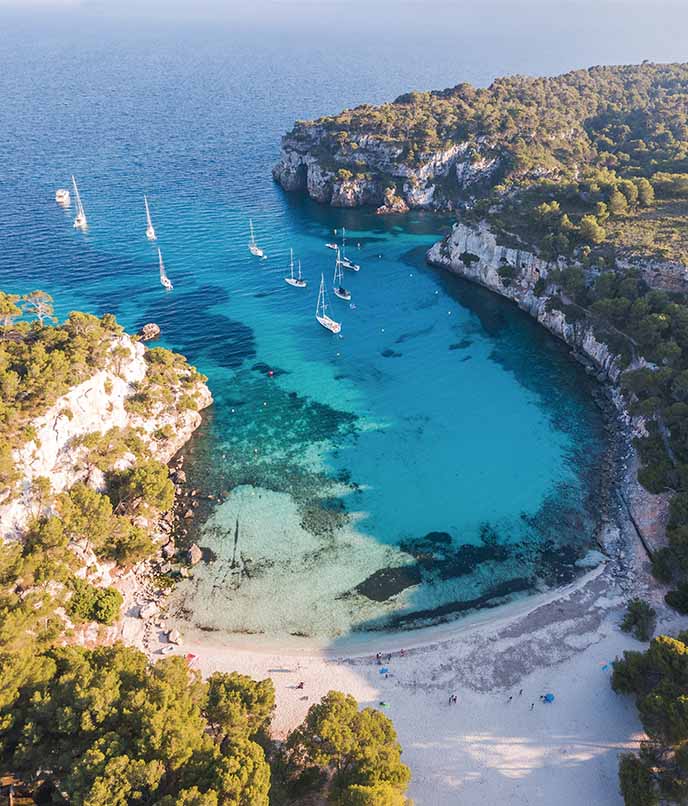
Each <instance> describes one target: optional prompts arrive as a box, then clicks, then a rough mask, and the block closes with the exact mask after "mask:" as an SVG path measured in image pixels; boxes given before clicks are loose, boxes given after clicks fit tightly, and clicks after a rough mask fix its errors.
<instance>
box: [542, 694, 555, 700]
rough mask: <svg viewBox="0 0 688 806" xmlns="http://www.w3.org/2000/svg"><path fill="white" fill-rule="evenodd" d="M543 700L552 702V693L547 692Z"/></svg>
mask: <svg viewBox="0 0 688 806" xmlns="http://www.w3.org/2000/svg"><path fill="white" fill-rule="evenodd" d="M544 700H545V702H554V694H552V693H548V694H545V697H544Z"/></svg>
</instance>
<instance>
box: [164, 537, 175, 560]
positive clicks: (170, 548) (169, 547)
mask: <svg viewBox="0 0 688 806" xmlns="http://www.w3.org/2000/svg"><path fill="white" fill-rule="evenodd" d="M176 553H177V547H176V546H175V545H174V540H170V542H169V543H165V545H164V546H163V547H162V556H163V557H164V558H165V559H166V560H171V559H172V557H174V555H175V554H176Z"/></svg>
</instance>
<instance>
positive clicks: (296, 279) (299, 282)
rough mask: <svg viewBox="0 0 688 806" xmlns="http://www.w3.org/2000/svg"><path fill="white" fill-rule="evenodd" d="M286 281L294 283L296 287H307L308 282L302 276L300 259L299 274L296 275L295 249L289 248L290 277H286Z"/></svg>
mask: <svg viewBox="0 0 688 806" xmlns="http://www.w3.org/2000/svg"><path fill="white" fill-rule="evenodd" d="M284 282H285V283H289V285H293V286H295V287H296V288H305V287H306V286H307V285H308V283H307V282H306V281H305V280H304V279H303V277H302V276H301V261H300V260H299V275H298V277H294V250H293V249H290V250H289V277H285V278H284Z"/></svg>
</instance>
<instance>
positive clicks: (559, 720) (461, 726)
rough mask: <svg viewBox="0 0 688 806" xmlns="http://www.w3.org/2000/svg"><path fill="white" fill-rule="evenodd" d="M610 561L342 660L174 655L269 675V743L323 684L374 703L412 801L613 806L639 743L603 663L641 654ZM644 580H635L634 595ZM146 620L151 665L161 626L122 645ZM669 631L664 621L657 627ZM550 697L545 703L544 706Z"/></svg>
mask: <svg viewBox="0 0 688 806" xmlns="http://www.w3.org/2000/svg"><path fill="white" fill-rule="evenodd" d="M631 564H632V565H635V566H636V567H639V566H640V563H639V562H632V563H631ZM614 566H615V564H614V563H613V562H610V563H607V564H606V565H605V566H602V567H600V568H599V569H596V570H595V571H593V572H590V573H589V574H587V575H586V576H585V577H584V578H581V580H579V581H578V582H577V583H575V584H573V585H571V586H569V587H568V588H566V589H563V590H560V591H553V592H550V593H548V594H543V595H541V596H538V597H532V598H530V599H527V600H524V601H523V602H521V603H517V604H512V605H508V606H506V607H503V608H499V609H497V610H495V611H492V612H488V613H482V614H480V615H479V616H478V617H476V618H475V619H474V620H473V621H467V620H464V621H463V622H461V621H459V622H457V623H455V624H452V625H444V626H443V627H439V628H435V629H434V630H433V629H432V628H431V629H429V630H423V631H419V632H415V633H407V634H405V635H404V636H403V638H399V637H393V636H387V637H381V639H380V642H379V644H376V643H369V644H368V645H369V646H370V647H371V648H370V650H369V651H367V652H361V651H360V650H361V647H359V648H358V650H356V649H353V646H354V645H351V646H352V649H351V650H350V651H344V650H342V653H341V655H340V656H335V655H333V653H332V651H325V650H323V651H319V650H314V649H313V648H308V647H307V646H306V647H299V646H298V645H292V646H283V647H281V648H280V649H279V651H276V650H272V651H271V650H270V649H269V648H268V647H266V646H260V647H258V646H251V645H250V644H246V643H243V644H242V643H231V642H230V639H229V638H226V639H225V642H223V640H222V639H221V638H218V635H217V634H209V633H195V634H194V633H190V632H188V633H186V634H185V635H184V638H183V644H182V645H181V646H180V647H178V648H175V652H177V653H179V654H183V655H187V654H188V653H191V654H192V655H195V656H197V657H196V658H195V659H193V660H192V664H193V665H194V667H195V668H198V669H200V671H201V672H202V673H203V675H204V676H207V675H209V674H211V673H212V672H213V671H216V670H220V671H239V672H242V673H244V674H248V675H251V676H253V677H255V678H258V679H262V678H265V677H270V678H272V680H273V681H274V684H275V688H276V692H277V709H276V714H275V719H274V722H273V734H274V735H275V737H277V738H281V737H284V736H285V735H286V734H287V733H288V732H289V731H290V730H291V729H292V728H294V727H295V726H296V725H298V724H299V723H300V722H301V721H302V719H303V717H304V716H305V714H306V711H307V710H308V707H309V706H310V705H311V704H312V703H314V702H316V701H318V700H319V699H320V698H321V697H322V696H323V695H324V694H325V693H326V692H327V691H329V690H331V689H337V690H340V691H344V692H347V693H350V694H352V695H353V696H354V697H356V699H357V700H358V701H359V702H360V703H361V704H362V705H371V706H374V707H378V708H382V709H383V710H384V711H385V713H387V714H388V715H389V716H390V717H391V718H392V719H393V721H394V725H395V727H396V730H397V732H398V735H399V739H400V742H401V744H402V747H403V749H404V760H405V762H406V763H407V764H409V766H410V767H411V770H412V773H413V779H412V784H411V787H410V791H409V794H410V796H411V797H412V798H413V799H414V801H415V803H416V804H417V806H455V804H461V806H482V805H483V804H486V803H487V804H492V803H509V804H524V805H525V804H528V805H529V806H535V805H536V804H537V805H541V806H546V805H547V806H549V805H550V804H553V803H556V804H557V805H558V806H580V804H583V803H585V804H610V805H611V804H621V803H622V799H621V797H620V795H619V793H618V784H617V764H618V754H619V752H620V751H622V750H624V749H627V748H636V747H637V746H638V742H639V740H640V738H641V735H642V734H641V729H640V724H639V721H638V718H637V714H636V710H635V706H634V704H633V702H632V701H631V700H630V699H629V698H626V697H620V696H617V695H616V694H615V693H614V692H613V691H612V689H611V686H610V676H611V665H610V664H611V661H613V660H614V658H615V657H617V656H619V655H621V654H622V652H623V651H624V650H626V649H642V648H643V647H644V645H643V644H641V643H639V642H637V641H635V640H634V639H633V638H631V637H630V636H628V635H626V634H624V633H622V632H621V631H620V629H619V626H618V625H619V620H620V616H621V613H622V611H623V605H624V602H625V601H626V600H627V598H628V596H629V584H630V583H629V577H628V571H624V573H623V575H622V576H619V568H618V565H617V566H616V569H615V567H614ZM642 580H644V582H643V581H642ZM647 581H648V580H647V577H646V576H645V574H644V573H643V572H640V574H639V576H638V577H636V578H635V579H634V580H633V584H632V587H633V589H634V591H638V590H639V588H645V583H647ZM645 593H646V594H647V590H645ZM654 598H655V601H656V600H657V599H658V596H657V594H655V596H654ZM661 612H662V613H663V614H664V615H666V611H661ZM684 621H685V620H684ZM158 623H160V622H158ZM144 624H147V626H146V630H148V632H147V638H146V641H145V644H146V649H147V651H148V652H149V653H150V655H151V657H152V658H153V659H156V658H160V657H161V654H160V649H161V648H162V647H163V646H164V645H165V644H164V633H163V631H162V629H151V628H152V625H151V624H150V622H147V623H146V622H143V621H141V620H139V619H134V618H130V619H125V627H126V629H125V633H124V637H125V638H126V640H128V641H129V642H132V643H138V644H139V645H143V643H142V642H143V638H144V632H145V631H144V629H142V627H143V626H144ZM137 626H138V629H137ZM679 628H680V623H679V621H678V620H676V619H675V618H670V619H669V620H667V621H664V622H660V624H659V625H658V631H664V632H671V631H675V630H677V629H679ZM367 640H369V639H367ZM402 641H403V642H405V643H402ZM362 646H364V645H362ZM378 651H379V652H381V653H382V655H383V657H382V658H381V663H378V659H377V658H376V653H377V652H378ZM388 653H389V654H391V656H392V657H391V659H388ZM385 670H386V671H385ZM301 682H303V684H304V685H303V689H300V688H297V686H298V684H299V683H301ZM521 690H522V692H523V693H521ZM550 692H551V693H552V694H554V697H555V699H554V702H553V703H551V704H545V703H543V702H542V701H541V700H540V696H541V695H544V694H547V693H550ZM451 694H456V696H457V699H458V702H457V704H456V705H450V704H449V697H450V695H451ZM510 698H511V699H510ZM382 703H384V705H383V704H382ZM531 706H532V707H531Z"/></svg>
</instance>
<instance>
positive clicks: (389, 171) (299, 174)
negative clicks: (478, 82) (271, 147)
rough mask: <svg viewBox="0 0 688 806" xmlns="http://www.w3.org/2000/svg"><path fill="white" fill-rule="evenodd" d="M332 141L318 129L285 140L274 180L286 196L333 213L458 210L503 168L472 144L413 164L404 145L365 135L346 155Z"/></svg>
mask: <svg viewBox="0 0 688 806" xmlns="http://www.w3.org/2000/svg"><path fill="white" fill-rule="evenodd" d="M327 138H328V134H327V133H326V132H325V131H324V130H323V129H322V128H320V127H318V126H317V125H306V124H297V126H296V127H295V129H294V131H293V132H291V133H290V134H288V135H286V136H285V137H283V138H282V151H281V156H280V160H279V162H278V163H277V165H275V167H274V168H273V170H272V174H273V176H274V178H275V179H276V181H277V182H279V183H280V185H281V186H282V187H283V188H284V189H285V190H289V191H306V192H307V193H308V195H309V196H310V197H311V198H313V199H315V200H316V201H318V202H321V203H323V204H331V205H332V206H333V207H358V206H360V205H373V206H378V207H380V208H381V209H380V212H384V213H389V212H405V211H406V210H408V209H409V208H416V209H435V210H452V209H454V207H455V204H456V198H457V197H459V196H461V195H462V194H465V193H467V192H469V191H470V190H471V189H472V188H473V187H474V186H478V185H480V184H484V183H485V182H489V180H490V178H491V177H492V175H493V174H494V173H495V172H496V171H497V170H498V168H499V167H500V158H499V156H497V155H495V154H493V153H492V152H491V151H489V150H488V149H486V150H485V151H486V153H485V154H482V153H480V149H479V148H478V149H476V147H475V145H472V146H469V144H468V143H467V142H466V143H459V144H456V145H452V146H450V147H448V148H446V149H440V150H437V151H430V152H427V153H423V154H420V155H417V156H416V157H415V158H414V159H413V160H409V159H408V157H407V155H406V154H405V152H404V150H403V149H402V148H400V147H399V146H398V145H396V144H394V143H385V142H384V141H380V140H379V139H377V138H373V137H371V136H370V135H367V134H365V133H358V134H353V133H352V134H350V135H349V137H348V141H347V148H346V150H344V151H341V150H336V149H329V148H328V146H327ZM352 159H353V160H354V161H355V163H356V164H357V165H360V166H364V167H362V169H361V172H360V173H354V172H352V171H351V170H349V167H350V166H351V164H352ZM390 190H391V192H392V194H393V196H394V199H395V201H394V203H392V204H390V203H389V191H390Z"/></svg>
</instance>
